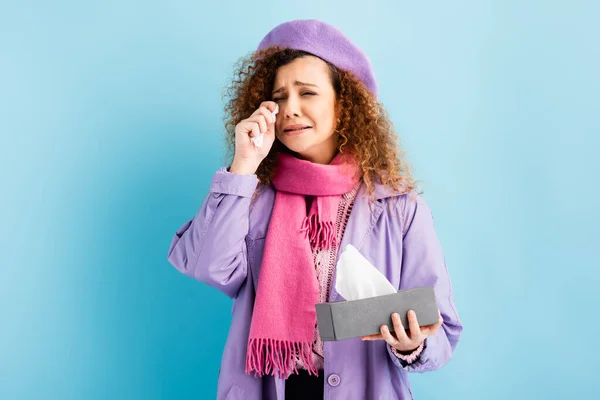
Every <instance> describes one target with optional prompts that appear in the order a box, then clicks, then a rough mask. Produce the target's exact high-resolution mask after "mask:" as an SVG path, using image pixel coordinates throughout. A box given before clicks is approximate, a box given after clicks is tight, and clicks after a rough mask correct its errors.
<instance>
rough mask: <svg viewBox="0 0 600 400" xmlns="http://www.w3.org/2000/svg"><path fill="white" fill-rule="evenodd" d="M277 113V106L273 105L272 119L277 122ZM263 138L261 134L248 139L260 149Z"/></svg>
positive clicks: (263, 135)
mask: <svg viewBox="0 0 600 400" xmlns="http://www.w3.org/2000/svg"><path fill="white" fill-rule="evenodd" d="M278 112H279V104H277V105H275V111H273V117H275V119H276V120H277V117H276V115H277V113H278ZM264 137H265V134H264V133H261V134H260V135H258V136H256V137H253V138H250V140H252V142H253V143H254V145H255V146H256V147H262V145H263V139H264Z"/></svg>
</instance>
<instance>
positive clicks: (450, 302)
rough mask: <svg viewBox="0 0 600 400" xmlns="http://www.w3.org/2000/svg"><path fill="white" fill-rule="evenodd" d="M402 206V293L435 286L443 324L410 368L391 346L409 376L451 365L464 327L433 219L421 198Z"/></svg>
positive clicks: (408, 199)
mask: <svg viewBox="0 0 600 400" xmlns="http://www.w3.org/2000/svg"><path fill="white" fill-rule="evenodd" d="M405 197H406V202H405V203H404V205H401V206H400V207H401V208H402V211H401V213H402V215H403V220H404V221H405V224H404V225H405V226H404V228H403V232H404V233H403V241H402V271H401V275H400V289H401V290H402V289H408V288H413V287H422V286H433V287H434V291H435V296H436V301H437V305H438V308H439V310H440V313H441V315H442V317H443V319H444V323H443V324H442V326H441V327H440V328H439V329H438V330H437V332H436V333H435V334H434V335H433V336H430V337H428V338H427V339H425V343H424V348H423V351H422V352H421V354H420V356H419V357H418V358H417V359H416V360H415V361H414V362H412V363H410V364H408V363H406V362H405V361H404V360H401V359H399V358H398V357H396V356H395V355H394V354H393V353H392V351H391V349H390V347H389V346H387V347H388V352H389V354H390V357H391V359H392V362H393V363H394V364H395V365H396V366H398V368H401V369H403V370H404V371H406V372H427V371H432V370H435V369H438V368H441V367H443V366H444V365H446V364H447V363H448V361H449V360H450V357H451V356H452V353H453V352H454V349H455V348H456V345H457V343H458V339H459V337H460V334H461V331H462V324H461V322H460V319H459V316H458V312H457V311H456V306H455V304H454V294H453V291H452V283H451V281H450V276H449V274H448V269H447V268H446V260H445V257H444V254H443V251H442V248H441V245H440V242H439V240H438V237H437V235H436V233H435V230H434V223H433V216H432V213H431V210H430V208H429V206H428V205H427V203H426V202H425V200H424V199H423V198H422V197H421V196H420V195H416V194H415V195H414V196H413V195H412V194H410V195H406V196H405Z"/></svg>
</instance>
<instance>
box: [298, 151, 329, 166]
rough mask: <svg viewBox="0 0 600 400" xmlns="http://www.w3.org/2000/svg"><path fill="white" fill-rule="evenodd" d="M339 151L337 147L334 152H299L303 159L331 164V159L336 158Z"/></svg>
mask: <svg viewBox="0 0 600 400" xmlns="http://www.w3.org/2000/svg"><path fill="white" fill-rule="evenodd" d="M337 153H338V149H335V150H334V151H333V152H327V153H324V152H321V153H318V154H298V155H299V156H300V158H301V159H303V160H306V161H310V162H312V163H315V164H325V165H329V164H331V161H332V160H333V159H334V158H335V156H336V155H337Z"/></svg>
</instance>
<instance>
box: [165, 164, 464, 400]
mask: <svg viewBox="0 0 600 400" xmlns="http://www.w3.org/2000/svg"><path fill="white" fill-rule="evenodd" d="M257 187H258V179H257V176H256V175H237V174H232V173H229V172H228V171H227V170H226V169H225V168H221V169H219V170H218V171H217V172H216V174H215V175H214V177H213V180H212V184H211V188H210V192H209V194H208V196H207V197H206V199H205V201H204V204H203V205H202V207H201V208H200V210H199V211H198V213H197V214H196V216H195V217H194V218H193V219H191V220H190V221H188V222H187V223H186V224H185V225H184V226H183V227H181V229H179V231H177V233H176V234H175V237H174V238H173V241H172V243H171V246H170V249H169V256H168V259H169V261H170V262H171V263H172V264H173V265H174V266H175V268H177V270H179V271H180V272H182V273H183V274H185V275H188V276H190V277H193V278H195V279H197V280H199V281H201V282H205V283H206V284H208V285H210V286H213V287H215V288H217V289H219V290H220V291H222V292H223V293H225V294H226V295H227V296H229V297H231V298H233V299H234V305H233V309H232V321H231V327H230V330H229V335H228V337H227V343H226V345H225V349H224V352H223V357H222V361H221V369H220V373H219V380H218V390H217V399H218V400H259V399H268V400H271V399H272V400H275V399H277V400H284V396H285V379H279V378H275V377H272V376H265V377H262V378H261V377H259V378H257V377H254V375H246V374H245V362H246V349H247V345H248V334H249V332H250V322H251V318H252V310H253V307H254V299H255V294H256V288H257V284H258V277H259V276H260V268H261V262H262V257H263V251H264V246H265V237H266V234H267V228H268V226H269V220H270V218H271V211H272V209H273V204H274V199H275V192H274V191H273V189H271V188H270V187H267V186H263V185H261V186H260V187H258V195H257V196H256V197H255V198H254V199H253V198H252V197H253V194H254V192H255V190H256V189H257ZM364 193H365V186H364V185H363V186H361V188H360V190H359V193H358V196H357V197H356V200H355V203H354V206H353V208H352V211H351V214H350V217H349V220H348V224H347V227H346V231H345V233H344V236H343V240H342V243H341V246H340V249H343V248H345V247H346V245H347V244H352V245H353V246H354V247H356V248H357V249H358V250H359V251H360V252H361V253H362V254H363V255H364V256H365V257H366V258H367V259H368V260H369V261H370V262H371V263H372V264H373V265H374V266H375V267H377V268H378V269H379V270H380V271H381V272H382V273H383V274H384V275H385V276H386V277H387V279H388V280H389V281H390V282H391V283H392V285H394V287H396V288H398V289H407V288H412V287H420V286H434V288H435V294H436V298H437V305H438V308H439V309H440V312H441V314H442V317H443V318H444V323H443V325H442V327H441V328H440V329H439V330H438V331H437V332H436V334H435V335H433V336H430V337H428V338H427V339H426V340H425V348H424V350H423V352H422V353H421V355H420V356H419V358H418V359H417V360H416V361H415V362H413V363H412V364H409V365H407V364H406V363H405V362H404V361H401V360H400V359H398V358H397V357H396V356H395V355H394V354H393V353H392V352H391V350H390V348H389V346H388V345H387V343H386V342H385V341H384V340H377V341H362V340H361V339H360V338H355V339H346V340H341V341H331V342H324V363H325V365H324V373H325V388H324V389H325V392H324V399H325V400H354V399H356V400H370V399H373V400H375V399H377V400H387V399H412V398H413V397H412V392H411V389H410V383H409V380H408V376H407V373H408V372H426V371H431V370H435V369H438V368H440V367H442V366H444V365H445V364H446V363H447V362H448V361H449V359H450V357H451V356H452V353H453V351H454V348H455V347H456V344H457V342H458V339H459V337H460V333H461V331H462V324H461V322H460V319H459V316H458V313H457V311H456V307H455V304H454V296H453V292H452V285H451V282H450V277H449V275H448V270H447V268H446V263H445V258H444V254H443V252H442V248H441V246H440V243H439V241H438V238H437V236H436V233H435V231H434V224H433V217H432V214H431V211H430V209H429V207H428V205H427V204H426V203H425V201H424V200H423V198H422V197H421V196H419V195H415V196H410V195H409V194H399V193H396V192H393V191H392V190H391V189H389V188H388V187H386V186H383V185H381V184H376V189H375V196H376V199H377V201H375V202H374V203H373V204H369V201H368V198H366V197H365V196H364ZM338 256H339V254H338ZM339 300H343V299H342V298H341V297H340V296H339V294H338V293H337V292H336V291H335V273H334V277H333V282H332V285H331V292H330V294H329V301H339Z"/></svg>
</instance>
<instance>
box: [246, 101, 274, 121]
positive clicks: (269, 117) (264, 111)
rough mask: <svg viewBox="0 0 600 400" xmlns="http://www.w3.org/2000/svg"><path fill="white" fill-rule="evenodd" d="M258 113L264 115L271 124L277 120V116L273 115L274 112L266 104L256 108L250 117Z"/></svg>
mask: <svg viewBox="0 0 600 400" xmlns="http://www.w3.org/2000/svg"><path fill="white" fill-rule="evenodd" d="M257 115H263V116H264V117H265V119H266V121H267V122H268V123H269V124H272V123H274V121H275V117H274V116H273V113H272V112H271V110H269V109H268V108H267V107H265V106H262V105H261V106H260V107H258V108H257V109H256V111H254V113H252V115H251V116H250V118H252V117H256V116H257Z"/></svg>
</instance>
